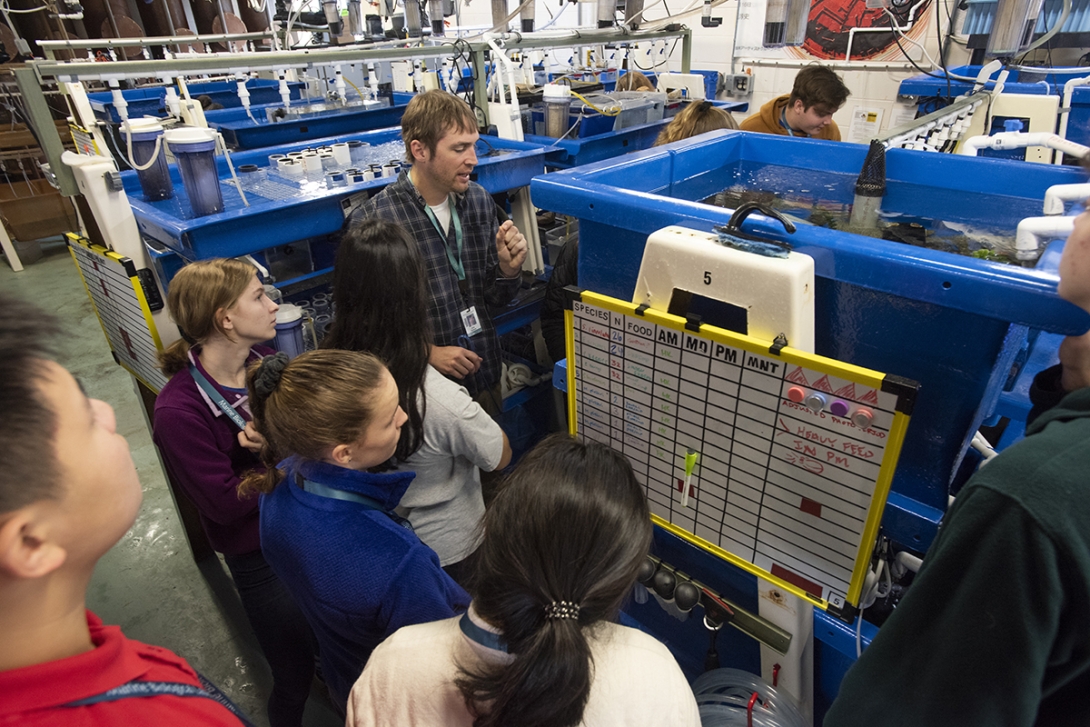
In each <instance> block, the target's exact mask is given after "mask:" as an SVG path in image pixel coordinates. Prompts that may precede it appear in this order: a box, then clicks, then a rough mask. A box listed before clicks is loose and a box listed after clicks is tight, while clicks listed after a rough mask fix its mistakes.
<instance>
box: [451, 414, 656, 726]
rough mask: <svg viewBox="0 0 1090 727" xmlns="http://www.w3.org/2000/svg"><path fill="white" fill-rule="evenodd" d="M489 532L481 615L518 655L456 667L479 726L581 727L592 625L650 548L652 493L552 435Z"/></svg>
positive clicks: (615, 461)
mask: <svg viewBox="0 0 1090 727" xmlns="http://www.w3.org/2000/svg"><path fill="white" fill-rule="evenodd" d="M483 527H484V539H483V541H482V543H481V546H480V549H479V550H478V552H477V558H478V560H477V572H476V577H475V580H474V583H473V589H472V591H473V608H474V610H475V611H476V612H477V614H478V615H479V616H480V617H481V618H482V619H484V620H485V621H486V622H487V623H489V624H492V625H493V626H495V627H496V628H499V629H500V630H501V631H502V632H503V638H504V640H505V641H506V643H507V650H508V652H509V653H510V654H511V655H512V656H513V657H514V658H513V660H512V661H511V662H510V663H506V664H499V665H491V666H490V665H485V666H482V667H479V668H470V667H466V666H462V665H460V666H459V675H458V677H457V678H456V679H455V683H456V684H457V686H458V688H459V690H460V691H461V692H462V696H463V698H464V699H465V701H466V705H467V706H468V707H469V709H470V711H471V712H472V713H473V714H474V715H476V722H475V723H474V724H475V725H477V726H478V727H499V726H500V725H511V724H518V725H520V726H521V727H567V726H569V725H577V724H579V723H580V722H581V721H582V719H583V711H584V709H585V708H586V704H587V698H588V697H589V696H590V687H591V681H592V674H593V668H592V667H593V664H592V655H591V645H590V642H589V641H588V638H587V629H590V628H592V627H593V626H595V625H596V624H598V623H600V622H602V621H605V620H611V619H613V618H614V617H615V616H616V614H617V612H618V611H619V610H620V607H621V604H622V602H623V601H624V599H625V597H626V596H627V594H628V593H629V592H630V590H631V588H632V584H633V583H635V581H636V572H637V570H638V569H639V566H640V563H641V562H642V561H643V559H644V556H645V555H646V554H647V549H648V547H649V545H650V543H651V520H650V514H649V513H648V509H647V499H646V497H645V496H644V493H643V489H642V488H641V487H640V485H639V483H638V482H636V477H635V475H634V474H633V472H632V467H631V465H629V463H628V460H627V459H625V458H624V456H622V455H620V454H618V453H617V452H615V451H613V450H611V449H609V448H608V447H605V446H602V445H600V444H596V443H594V442H587V443H582V442H579V441H578V440H576V439H573V438H571V437H569V436H567V435H565V434H558V435H553V436H551V437H549V438H547V439H546V440H544V441H543V442H542V443H541V444H539V445H538V446H537V447H535V448H534V449H533V450H532V451H531V452H530V453H529V454H527V455H526V456H525V457H524V458H523V460H522V461H521V462H520V463H519V465H518V466H517V467H516V468H515V470H514V472H512V473H511V475H510V476H509V477H508V479H507V480H506V481H505V482H504V484H503V485H502V486H501V488H500V491H499V492H498V494H497V495H496V499H495V500H494V501H493V503H492V506H491V508H490V509H489V510H488V511H487V512H486V514H485V517H484V525H483ZM557 613H561V614H562V615H563V616H568V617H556V615H557ZM550 615H551V616H553V617H551V618H550ZM572 615H574V616H575V617H574V618H573V617H571V616H572Z"/></svg>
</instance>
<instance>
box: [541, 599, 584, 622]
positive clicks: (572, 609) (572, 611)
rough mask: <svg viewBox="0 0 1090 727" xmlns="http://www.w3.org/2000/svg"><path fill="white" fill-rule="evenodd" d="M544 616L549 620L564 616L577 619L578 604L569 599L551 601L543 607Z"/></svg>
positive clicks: (563, 617)
mask: <svg viewBox="0 0 1090 727" xmlns="http://www.w3.org/2000/svg"><path fill="white" fill-rule="evenodd" d="M545 618H546V619H548V620H549V621H552V620H554V619H565V618H571V619H578V618H579V606H578V605H577V604H574V603H572V602H571V601H553V602H552V603H550V604H549V605H548V606H546V607H545Z"/></svg>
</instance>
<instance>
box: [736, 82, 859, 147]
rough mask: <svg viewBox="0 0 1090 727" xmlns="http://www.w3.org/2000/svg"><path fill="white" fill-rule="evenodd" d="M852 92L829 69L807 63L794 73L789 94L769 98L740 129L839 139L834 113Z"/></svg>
mask: <svg viewBox="0 0 1090 727" xmlns="http://www.w3.org/2000/svg"><path fill="white" fill-rule="evenodd" d="M849 95H851V91H849V90H848V87H847V86H845V85H844V81H842V80H840V76H838V75H836V73H834V72H833V70H832V69H831V68H826V67H825V66H819V65H813V66H807V67H806V68H803V69H802V70H801V71H799V73H798V75H797V76H795V83H794V85H793V86H792V88H791V93H790V94H789V95H787V96H779V97H777V98H774V99H772V100H771V101H769V102H768V103H766V104H765V105H764V106H762V107H761V110H760V111H758V112H757V113H755V114H754V115H753V116H750V117H749V118H748V119H746V120H745V121H743V122H742V126H741V128H742V131H756V132H760V133H762V134H779V135H780V136H801V137H803V138H809V139H825V140H828V141H840V129H839V127H837V125H836V122H835V121H833V114H835V113H836V112H837V111H839V110H840V107H841V106H843V105H844V102H845V101H846V100H847V99H848V96H849Z"/></svg>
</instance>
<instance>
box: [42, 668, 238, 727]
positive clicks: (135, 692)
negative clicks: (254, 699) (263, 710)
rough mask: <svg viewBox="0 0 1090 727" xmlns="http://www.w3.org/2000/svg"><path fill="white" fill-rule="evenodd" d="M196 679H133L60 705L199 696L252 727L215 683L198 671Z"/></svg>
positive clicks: (82, 705)
mask: <svg viewBox="0 0 1090 727" xmlns="http://www.w3.org/2000/svg"><path fill="white" fill-rule="evenodd" d="M197 680H198V681H199V682H200V683H201V686H200V688H198V687H194V686H192V685H190V684H183V683H181V682H141V681H136V680H134V681H131V682H128V683H126V684H122V685H121V686H119V687H114V688H113V689H111V690H109V691H106V692H102V693H101V694H96V695H94V696H90V697H87V698H86V699H79V700H76V701H74V702H69V703H68V704H64V705H61V706H64V707H87V706H89V705H92V704H100V703H102V702H116V701H118V700H121V699H130V698H137V697H162V696H170V697H201V698H204V699H211V700H213V701H215V702H218V703H219V704H220V705H221V706H223V707H224V708H225V709H227V710H228V711H229V712H231V714H233V715H235V717H237V718H238V720H239V722H241V723H242V724H243V725H244V726H245V727H253V723H252V722H251V721H250V720H249V719H247V718H246V715H245V714H244V713H243V712H242V710H240V709H239V708H238V707H237V706H235V703H234V702H232V701H231V700H230V698H228V697H227V695H226V694H224V693H223V692H221V691H220V690H219V688H218V687H217V686H216V685H215V684H213V683H212V682H210V681H208V679H206V678H205V677H204V675H203V674H201V673H200V672H198V673H197Z"/></svg>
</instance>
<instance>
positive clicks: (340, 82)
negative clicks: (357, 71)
mask: <svg viewBox="0 0 1090 727" xmlns="http://www.w3.org/2000/svg"><path fill="white" fill-rule="evenodd" d="M333 89H334V90H335V91H336V92H337V97H338V98H339V99H340V100H341V103H342V104H345V103H347V102H348V87H347V86H346V85H345V83H344V74H343V73H341V64H340V63H334V64H333ZM361 100H362V99H361Z"/></svg>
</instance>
